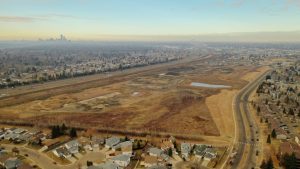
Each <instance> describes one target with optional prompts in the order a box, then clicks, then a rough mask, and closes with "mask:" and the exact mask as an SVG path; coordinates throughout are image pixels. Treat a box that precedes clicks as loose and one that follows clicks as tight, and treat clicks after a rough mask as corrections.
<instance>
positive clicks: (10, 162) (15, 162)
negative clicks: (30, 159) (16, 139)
mask: <svg viewBox="0 0 300 169" xmlns="http://www.w3.org/2000/svg"><path fill="white" fill-rule="evenodd" d="M21 164H22V161H21V160H19V159H17V158H9V159H7V160H6V161H5V162H4V166H5V167H6V169H14V168H17V167H18V166H20V165H21Z"/></svg>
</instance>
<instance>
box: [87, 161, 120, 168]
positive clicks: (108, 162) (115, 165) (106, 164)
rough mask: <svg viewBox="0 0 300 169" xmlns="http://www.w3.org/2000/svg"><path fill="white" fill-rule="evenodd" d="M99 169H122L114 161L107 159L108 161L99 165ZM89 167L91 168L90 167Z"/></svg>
mask: <svg viewBox="0 0 300 169" xmlns="http://www.w3.org/2000/svg"><path fill="white" fill-rule="evenodd" d="M97 167H98V168H97V169H121V167H119V166H118V165H117V164H115V163H113V162H112V161H107V162H106V163H103V164H100V165H97ZM88 169H89V168H88Z"/></svg>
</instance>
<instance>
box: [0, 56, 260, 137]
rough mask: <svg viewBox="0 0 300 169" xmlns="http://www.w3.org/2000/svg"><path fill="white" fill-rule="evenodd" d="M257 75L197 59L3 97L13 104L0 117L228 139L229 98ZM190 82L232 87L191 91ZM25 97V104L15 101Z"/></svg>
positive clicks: (250, 69)
mask: <svg viewBox="0 0 300 169" xmlns="http://www.w3.org/2000/svg"><path fill="white" fill-rule="evenodd" d="M260 71H262V70H260V69H257V67H254V66H236V65H235V66H223V67H217V68H214V67H209V66H206V65H205V64H203V63H202V61H195V62H187V63H184V64H176V65H175V66H164V67H161V68H157V69H153V70H151V69H150V70H149V71H143V72H139V73H137V74H130V75H124V76H111V77H108V78H107V77H106V78H105V79H103V80H102V81H101V79H98V81H93V82H91V83H93V84H92V85H91V84H90V83H83V84H81V85H74V86H66V87H62V88H61V87H60V88H55V89H49V90H42V91H40V92H38V91H37V92H34V93H29V94H27V95H26V94H25V95H24V96H22V95H18V96H12V97H11V98H7V99H8V100H9V99H11V102H13V101H16V104H11V105H8V106H5V105H3V106H2V107H1V108H0V112H1V113H0V116H1V119H6V120H12V121H16V120H17V121H24V122H28V123H35V124H37V123H38V124H41V125H45V124H49V125H51V124H62V123H66V124H68V125H72V126H79V127H85V128H89V127H92V128H109V129H116V130H133V131H135V130H137V131H148V132H154V133H155V132H166V133H177V134H181V133H184V134H186V135H195V134H197V135H206V136H220V135H222V136H227V137H232V136H233V127H234V126H233V121H232V111H231V100H232V98H233V96H234V94H235V92H237V90H238V89H240V88H242V87H243V86H244V85H245V84H247V80H248V79H250V80H251V78H253V77H254V76H255V74H256V73H259V72H260ZM247 78H248V79H247ZM96 82H98V85H97V84H94V83H96ZM191 82H202V83H210V84H222V85H228V86H232V87H231V88H230V89H211V88H202V87H192V86H191V85H190V84H191ZM57 91H59V92H57ZM64 91H65V92H64ZM55 92H57V94H53V93H55ZM28 97H30V99H29V101H24V102H20V103H18V101H19V100H22V99H24V100H25V99H26V98H28ZM40 98H42V99H40ZM5 101H7V100H5ZM11 102H10V103H11ZM221 133H222V134H221Z"/></svg>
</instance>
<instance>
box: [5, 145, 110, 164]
mask: <svg viewBox="0 0 300 169" xmlns="http://www.w3.org/2000/svg"><path fill="white" fill-rule="evenodd" d="M1 147H4V148H5V149H6V150H11V149H12V148H14V147H17V148H18V149H19V150H20V154H21V155H24V154H28V157H27V158H29V159H30V160H32V161H33V162H34V163H35V164H36V165H38V166H39V167H41V168H42V169H76V168H78V167H79V166H84V165H86V161H87V160H92V161H93V160H97V161H98V160H103V159H104V158H105V155H104V153H103V152H102V151H99V152H90V153H87V154H85V155H83V156H82V157H81V158H80V159H79V160H78V161H76V162H75V163H73V164H69V165H60V164H54V160H53V159H52V158H50V157H48V156H47V155H46V154H45V153H40V152H38V151H36V150H33V149H30V148H26V147H24V146H18V145H10V144H1Z"/></svg>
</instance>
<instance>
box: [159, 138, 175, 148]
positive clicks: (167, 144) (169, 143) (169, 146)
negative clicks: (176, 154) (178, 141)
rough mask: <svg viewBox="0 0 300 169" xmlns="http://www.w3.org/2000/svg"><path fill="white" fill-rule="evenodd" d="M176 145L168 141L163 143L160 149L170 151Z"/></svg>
mask: <svg viewBox="0 0 300 169" xmlns="http://www.w3.org/2000/svg"><path fill="white" fill-rule="evenodd" d="M173 146H174V145H173V143H172V142H171V141H169V140H167V141H163V142H162V143H161V144H160V148H161V149H163V150H165V149H169V148H172V147H173Z"/></svg>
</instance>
